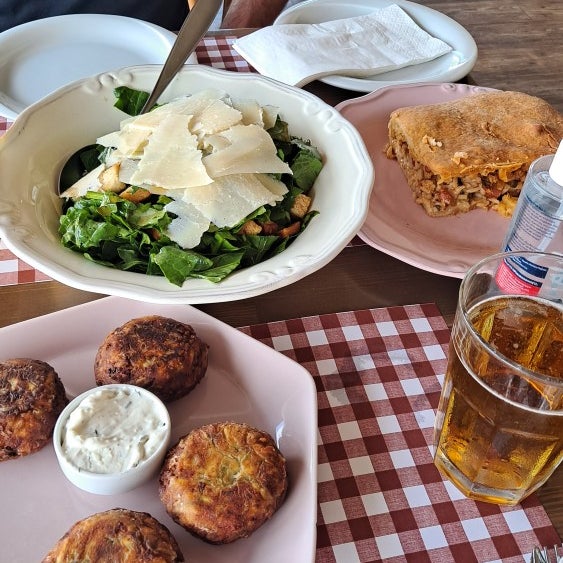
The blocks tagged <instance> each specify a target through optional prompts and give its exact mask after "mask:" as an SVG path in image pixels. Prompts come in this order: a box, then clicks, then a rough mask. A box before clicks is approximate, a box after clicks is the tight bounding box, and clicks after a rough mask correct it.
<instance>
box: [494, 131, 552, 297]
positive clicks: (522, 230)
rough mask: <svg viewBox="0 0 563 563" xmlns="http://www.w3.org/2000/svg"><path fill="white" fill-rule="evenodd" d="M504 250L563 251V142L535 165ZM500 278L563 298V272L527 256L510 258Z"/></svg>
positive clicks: (530, 292)
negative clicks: (549, 268) (526, 257)
mask: <svg viewBox="0 0 563 563" xmlns="http://www.w3.org/2000/svg"><path fill="white" fill-rule="evenodd" d="M501 250H503V251H507V252H508V251H511V250H527V251H541V252H551V253H554V254H563V141H562V142H561V143H560V145H559V148H558V149H557V152H556V153H555V154H554V155H547V156H542V157H540V158H538V159H537V160H535V161H534V162H533V163H532V164H531V166H530V169H529V170H528V174H527V176H526V180H525V181H524V186H523V187H522V190H521V192H520V196H519V198H518V204H517V205H516V209H515V210H514V214H513V217H512V222H511V223H510V226H509V228H508V232H507V234H506V237H505V239H504V242H503V245H502V249H501ZM548 274H549V275H548ZM497 281H499V282H501V283H502V287H507V285H510V286H511V287H513V288H514V289H518V292H519V293H524V294H528V295H538V294H540V291H541V294H542V295H545V294H546V292H547V293H549V297H550V298H553V297H555V298H557V299H563V272H548V269H547V268H545V267H543V266H541V264H539V263H534V262H532V261H530V260H527V259H520V260H518V261H514V260H511V261H507V262H506V267H505V268H501V269H500V270H499V272H498V273H497ZM554 292H555V294H554ZM546 296H547V295H546Z"/></svg>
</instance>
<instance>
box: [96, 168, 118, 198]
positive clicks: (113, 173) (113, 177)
mask: <svg viewBox="0 0 563 563" xmlns="http://www.w3.org/2000/svg"><path fill="white" fill-rule="evenodd" d="M98 179H99V181H100V184H101V188H102V190H103V191H104V192H115V193H119V192H120V191H121V190H123V188H124V187H125V184H124V183H123V182H121V181H120V180H119V162H116V163H115V164H114V165H112V166H110V167H109V168H106V169H105V170H104V171H103V172H102V173H101V174H100V175H99V176H98Z"/></svg>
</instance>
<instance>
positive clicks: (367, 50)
mask: <svg viewBox="0 0 563 563" xmlns="http://www.w3.org/2000/svg"><path fill="white" fill-rule="evenodd" d="M233 46H234V48H235V49H236V51H237V52H238V53H239V54H240V55H241V56H242V57H244V58H245V59H246V60H247V61H248V63H249V64H250V65H252V66H253V67H254V68H255V69H256V70H257V71H258V72H260V74H263V75H264V76H269V77H271V78H275V79H276V80H279V81H281V82H284V83H286V84H291V85H293V86H303V85H304V84H307V83H308V82H312V81H313V80H316V79H318V78H321V77H323V76H328V75H331V74H340V75H345V76H356V77H362V76H371V75H375V74H381V73H383V72H388V71H390V70H395V69H398V68H403V67H405V66H410V65H416V64H419V63H423V62H426V61H430V60H432V59H435V58H437V57H439V56H441V55H444V54H445V53H448V52H449V51H451V50H452V48H451V47H450V46H449V45H448V44H447V43H444V42H443V41H441V40H440V39H437V38H435V37H432V36H431V35H429V34H428V33H427V32H426V31H424V30H423V29H422V28H420V27H419V26H418V25H417V24H416V23H415V22H414V21H413V20H412V19H411V18H410V16H409V15H408V14H407V13H405V12H404V11H403V10H402V9H401V8H400V7H399V6H397V5H396V4H392V5H390V6H386V7H385V8H381V9H378V10H374V11H373V12H372V13H370V14H368V15H365V16H358V17H353V18H346V19H340V20H334V21H329V22H324V23H318V24H283V25H274V26H270V27H265V28H263V29H260V30H258V31H255V32H254V33H251V34H250V35H247V36H245V37H241V38H240V39H238V40H237V41H236V42H235V43H234V45H233Z"/></svg>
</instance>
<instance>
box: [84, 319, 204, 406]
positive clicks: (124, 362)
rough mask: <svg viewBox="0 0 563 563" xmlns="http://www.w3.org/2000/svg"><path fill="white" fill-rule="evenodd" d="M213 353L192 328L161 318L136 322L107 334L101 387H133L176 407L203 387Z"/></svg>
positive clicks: (99, 365) (99, 364)
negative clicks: (198, 386) (124, 385)
mask: <svg viewBox="0 0 563 563" xmlns="http://www.w3.org/2000/svg"><path fill="white" fill-rule="evenodd" d="M208 349H209V347H208V345H207V344H206V343H205V342H203V341H202V340H201V339H200V338H198V336H197V335H196V333H195V331H194V329H193V328H192V327H191V326H190V325H187V324H184V323H181V322H179V321H176V320H174V319H170V318H167V317H161V316H158V315H150V316H146V317H140V318H138V319H132V320H130V321H128V322H126V323H125V324H124V325H122V326H120V327H118V328H116V329H115V330H113V331H112V332H111V333H110V334H108V335H107V336H106V338H105V340H104V342H103V343H102V344H101V346H100V347H99V349H98V352H97V354H96V359H95V362H94V375H95V378H96V383H97V384H98V385H105V384H108V383H130V384H133V385H137V386H139V387H144V388H145V389H148V390H149V391H152V392H153V393H154V394H155V395H157V396H158V397H159V398H160V399H162V400H163V401H173V400H175V399H178V398H180V397H183V396H184V395H187V394H188V393H189V392H190V391H191V390H192V389H193V388H194V387H195V386H196V385H197V384H198V383H199V382H200V381H201V379H202V378H203V376H204V375H205V372H206V370H207V361H208Z"/></svg>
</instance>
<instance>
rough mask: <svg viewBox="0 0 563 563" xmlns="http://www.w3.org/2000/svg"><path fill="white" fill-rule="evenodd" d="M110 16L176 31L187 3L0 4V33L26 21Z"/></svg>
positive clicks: (84, 0)
mask: <svg viewBox="0 0 563 563" xmlns="http://www.w3.org/2000/svg"><path fill="white" fill-rule="evenodd" d="M90 13H91V14H114V15H119V16H129V17H132V18H137V19H140V20H145V21H148V22H151V23H154V24H157V25H160V26H161V27H164V28H166V29H170V30H172V31H178V30H179V29H180V27H181V26H182V23H183V21H184V18H185V17H186V16H187V14H188V3H187V0H159V1H156V0H0V32H2V31H6V30H7V29H9V28H11V27H15V26H16V25H20V24H22V23H26V22H28V21H32V20H37V19H40V18H47V17H51V16H60V15H63V14H90Z"/></svg>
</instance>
